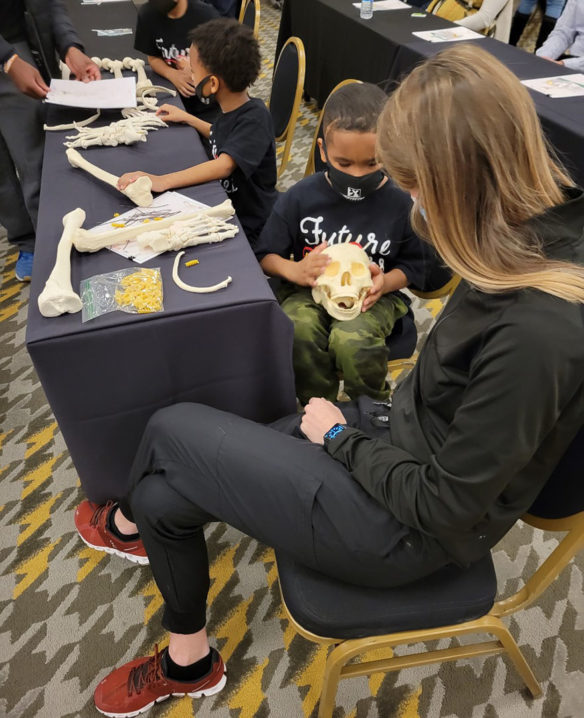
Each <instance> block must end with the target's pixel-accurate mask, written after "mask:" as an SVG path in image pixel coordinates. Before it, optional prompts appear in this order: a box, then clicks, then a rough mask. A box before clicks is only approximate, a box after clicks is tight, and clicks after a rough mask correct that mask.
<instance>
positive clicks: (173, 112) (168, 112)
mask: <svg viewBox="0 0 584 718" xmlns="http://www.w3.org/2000/svg"><path fill="white" fill-rule="evenodd" d="M156 114H157V115H160V119H161V120H164V121H165V122H188V119H189V117H190V115H189V113H188V112H185V110H181V109H179V108H178V107H175V106H174V105H169V104H164V105H161V106H160V107H159V108H158V109H157V110H156Z"/></svg>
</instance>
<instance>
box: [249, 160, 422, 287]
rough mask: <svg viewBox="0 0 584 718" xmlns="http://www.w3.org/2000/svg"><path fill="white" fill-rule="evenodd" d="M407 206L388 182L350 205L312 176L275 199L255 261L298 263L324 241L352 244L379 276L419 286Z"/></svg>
mask: <svg viewBox="0 0 584 718" xmlns="http://www.w3.org/2000/svg"><path fill="white" fill-rule="evenodd" d="M411 206H412V200H411V198H410V196H409V195H408V194H406V193H405V192H402V190H400V189H398V188H397V187H396V186H395V185H393V184H392V183H391V182H390V181H389V180H388V181H386V182H385V184H384V185H382V186H381V187H379V189H377V190H375V192H372V193H371V194H370V195H368V196H367V197H365V198H364V199H362V200H360V201H358V202H356V201H352V200H348V199H346V198H345V197H343V196H341V195H340V194H339V193H338V192H337V191H336V190H334V189H333V188H332V187H331V185H330V184H329V182H328V180H327V178H326V175H325V173H324V172H317V173H316V174H313V175H311V176H310V177H305V178H304V179H303V180H300V182H298V183H297V184H295V185H294V186H293V187H291V188H290V189H289V190H288V191H287V192H286V193H285V194H282V195H280V197H279V198H278V201H277V202H276V205H275V206H274V210H273V212H272V214H271V215H270V217H269V219H268V221H267V222H266V224H265V226H264V229H263V231H262V234H261V236H260V239H259V241H258V242H257V243H256V245H255V246H254V252H255V254H256V257H257V258H258V261H259V260H261V259H262V258H263V257H265V256H266V254H278V255H280V256H281V257H284V259H290V255H293V257H294V261H296V262H298V261H300V260H301V259H302V258H303V257H304V256H306V254H307V252H310V251H311V250H313V249H314V248H315V247H317V246H318V245H319V244H321V242H324V241H325V240H326V242H328V244H329V246H330V245H334V244H342V243H343V242H356V243H357V244H360V245H361V246H362V247H363V249H364V250H365V251H366V252H367V255H368V256H369V259H370V260H371V261H372V262H375V263H376V264H378V265H379V267H380V268H381V270H382V271H383V272H388V271H390V270H391V269H401V271H402V272H403V273H404V274H405V275H406V277H407V279H408V284H412V283H413V284H420V283H421V281H422V277H423V273H424V253H423V246H422V242H421V240H420V239H419V238H418V237H417V235H416V234H414V232H413V230H412V228H411V226H410V210H411Z"/></svg>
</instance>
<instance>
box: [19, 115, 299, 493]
mask: <svg viewBox="0 0 584 718" xmlns="http://www.w3.org/2000/svg"><path fill="white" fill-rule="evenodd" d="M83 114H87V113H86V112H85V113H84V112H82V111H74V112H71V111H66V110H64V109H56V108H54V107H53V108H51V111H50V113H49V120H50V122H51V123H53V124H56V123H59V122H62V121H64V119H65V118H67V117H69V118H70V117H71V116H72V115H73V116H75V117H76V118H79V117H80V116H82V115H83ZM112 119H119V113H110V116H106V118H105V121H108V120H112ZM66 134H70V133H67V132H52V133H47V137H46V145H45V157H44V170H43V177H42V188H41V203H40V212H39V222H38V232H37V241H36V250H35V262H34V271H33V277H32V286H31V294H30V306H29V317H28V327H27V335H26V341H27V345H28V350H29V353H30V355H31V358H32V360H33V363H34V365H35V368H36V370H37V372H38V375H39V378H40V380H41V383H42V386H43V388H44V390H45V393H46V395H47V399H48V401H49V404H50V406H51V408H52V410H53V412H54V414H55V417H56V419H57V421H58V423H59V427H60V429H61V431H62V433H63V436H64V439H65V441H66V443H67V447H68V449H69V451H70V454H71V457H72V459H73V462H74V464H75V467H76V469H77V471H78V474H79V477H80V480H81V484H82V487H83V489H84V490H85V492H86V494H87V496H88V497H89V498H90V499H92V500H94V501H97V502H102V501H104V500H105V499H107V498H116V497H120V496H121V495H123V494H124V492H125V488H126V485H127V475H128V471H129V469H130V466H131V462H132V459H133V456H134V454H135V451H136V447H137V445H138V442H139V440H140V437H141V435H142V432H143V430H144V427H145V425H146V422H147V421H148V419H149V417H150V416H151V415H152V414H153V412H155V411H156V410H157V409H158V408H161V407H164V406H168V405H170V404H173V403H176V402H183V401H197V402H202V403H205V404H209V405H212V406H214V407H217V408H220V409H225V410H229V411H232V412H235V413H237V414H240V415H241V416H244V417H248V418H250V419H254V420H258V421H269V420H273V419H275V418H277V417H279V416H281V415H284V414H286V413H291V412H293V411H295V408H296V404H295V391H294V377H293V370H292V359H291V357H292V337H293V332H292V325H291V323H290V322H289V320H288V319H287V318H286V316H285V315H284V313H283V312H282V311H281V309H280V307H279V306H278V303H277V302H276V300H275V298H274V296H273V294H272V292H271V290H270V288H269V286H268V284H267V282H266V280H265V277H264V276H263V274H262V272H261V270H260V268H259V265H258V263H257V261H256V260H255V257H254V255H253V253H252V251H251V248H250V246H249V244H248V242H247V239H246V237H245V235H244V233H243V230H241V228H240V231H239V233H238V234H237V235H236V236H235V237H234V238H232V239H228V240H225V241H224V242H222V243H218V244H213V245H199V246H197V247H192V248H190V249H189V250H188V252H187V256H185V259H191V258H193V257H196V258H197V259H199V265H198V266H196V267H195V268H194V269H192V270H188V269H184V267H183V269H182V273H183V278H184V279H185V281H187V282H188V283H190V284H195V285H211V284H215V283H216V282H219V281H221V280H222V279H224V278H225V277H226V276H227V275H231V276H232V277H233V282H232V283H231V284H230V285H229V286H228V287H227V288H226V289H222V290H220V291H218V292H216V293H213V294H202V295H199V294H189V293H187V292H185V291H183V290H182V289H179V288H178V287H177V286H176V285H175V283H174V282H173V280H172V278H171V270H172V264H173V261H174V256H175V253H174V252H172V253H170V252H169V253H165V254H162V255H160V256H159V257H156V258H155V259H152V260H150V261H148V262H146V263H145V264H143V265H136V264H134V263H133V262H132V261H130V260H129V259H125V258H123V257H121V256H119V255H117V254H114V253H113V252H111V251H109V250H107V249H104V250H101V251H100V252H98V253H95V254H81V253H78V252H77V251H76V250H73V252H72V281H73V287H74V289H75V290H76V291H77V290H78V289H79V283H80V280H81V279H83V278H87V277H90V276H93V275H96V274H101V273H104V272H110V271H113V270H117V269H122V268H126V267H138V266H145V267H160V269H161V272H162V277H163V284H164V312H162V313H157V314H142V315H140V314H126V313H124V312H121V311H116V312H113V313H110V314H105V315H102V316H100V317H97V318H96V319H93V320H91V321H88V322H86V323H82V322H81V314H80V313H77V314H66V315H63V316H60V317H56V318H45V317H43V316H41V314H40V312H39V310H38V305H37V299H38V295H39V293H40V292H41V291H42V289H43V287H44V284H45V281H46V279H47V277H48V275H49V273H50V271H51V269H52V267H53V264H54V261H55V254H56V247H57V243H58V241H59V238H60V235H61V231H62V217H63V215H65V214H66V213H67V212H69V211H71V210H73V209H75V208H76V207H81V208H83V209H84V210H85V212H86V213H87V219H86V221H85V224H84V227H85V228H90V227H92V226H95V225H96V224H99V223H101V222H103V221H106V220H108V219H110V218H111V217H112V216H113V215H114V213H115V212H119V213H122V212H124V211H126V210H128V209H131V208H132V207H133V206H134V205H133V204H132V203H131V201H130V200H129V199H127V198H125V197H124V196H123V195H121V194H120V193H119V192H118V191H117V190H115V189H114V188H111V187H109V186H107V185H105V184H102V183H100V182H99V181H97V180H95V179H94V178H92V177H91V176H89V175H87V174H86V173H85V172H83V171H81V170H79V169H73V168H72V167H70V166H69V164H68V162H67V159H66V156H65V151H64V150H65V148H64V147H63V144H62V142H63V140H64V136H65V135H66ZM81 153H82V154H83V155H84V156H85V157H86V158H87V159H89V161H90V162H93V163H95V164H98V165H99V166H100V167H102V168H104V169H106V170H107V171H110V172H112V173H113V174H116V175H119V174H121V173H122V172H124V171H130V170H134V169H142V170H145V171H148V172H154V173H164V172H169V171H172V170H177V169H182V168H184V167H188V166H190V165H193V164H195V163H197V162H201V161H204V160H206V158H207V157H206V154H205V150H204V148H203V145H202V143H201V140H200V138H199V136H198V135H197V133H196V132H195V131H194V130H192V129H191V128H187V127H186V126H178V125H175V126H170V127H169V128H168V129H161V130H159V131H157V132H150V134H149V135H148V141H147V142H145V143H142V142H139V143H137V144H135V145H133V146H119V147H115V148H113V147H98V148H90V149H87V150H81ZM180 191H181V192H183V193H184V194H186V195H188V196H189V197H192V198H194V199H197V200H199V201H201V202H204V203H206V204H209V205H216V204H219V203H221V202H222V201H223V200H225V198H226V195H225V193H224V191H223V189H222V188H221V186H220V184H219V182H210V183H207V184H205V185H201V186H197V187H191V188H188V189H184V190H180ZM187 273H189V274H187Z"/></svg>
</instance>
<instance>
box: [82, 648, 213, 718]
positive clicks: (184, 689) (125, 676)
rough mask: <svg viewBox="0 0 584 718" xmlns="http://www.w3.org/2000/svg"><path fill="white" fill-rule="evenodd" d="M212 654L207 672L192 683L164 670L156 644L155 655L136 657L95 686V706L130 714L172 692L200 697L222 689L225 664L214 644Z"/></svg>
mask: <svg viewBox="0 0 584 718" xmlns="http://www.w3.org/2000/svg"><path fill="white" fill-rule="evenodd" d="M211 657H212V658H211V660H212V663H211V670H210V671H209V672H208V673H207V675H205V676H203V677H202V678H199V679H198V680H197V681H194V682H193V683H189V682H186V681H173V680H171V679H170V678H167V677H166V676H165V675H164V673H163V671H162V665H161V662H160V661H161V658H162V654H161V653H159V652H158V646H156V647H155V649H154V655H153V656H148V657H146V658H137V659H136V660H134V661H130V662H129V663H126V664H125V665H123V666H122V667H121V668H116V669H115V670H113V671H112V672H111V673H110V674H109V676H106V677H105V678H104V679H103V681H102V682H101V683H100V684H99V685H98V686H97V688H96V689H95V693H94V695H93V699H94V700H95V707H96V708H97V710H98V711H99V712H100V713H103V714H104V715H106V716H111V717H112V718H131V716H137V715H138V714H139V713H143V712H144V711H147V710H148V709H149V708H152V706H153V705H154V704H155V703H160V701H164V700H166V699H167V698H169V697H170V696H185V695H188V696H190V697H191V698H200V697H201V696H212V695H213V694H215V693H219V691H220V690H221V689H222V688H223V686H224V685H225V683H226V682H227V679H226V678H225V672H226V671H225V665H224V663H223V659H222V658H221V656H220V655H219V654H218V653H217V651H216V650H215V649H214V648H212V649H211Z"/></svg>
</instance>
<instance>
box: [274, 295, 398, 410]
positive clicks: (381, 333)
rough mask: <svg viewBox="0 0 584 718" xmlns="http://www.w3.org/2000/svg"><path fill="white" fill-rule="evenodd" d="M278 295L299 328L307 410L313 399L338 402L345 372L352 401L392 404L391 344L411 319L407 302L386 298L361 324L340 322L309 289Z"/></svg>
mask: <svg viewBox="0 0 584 718" xmlns="http://www.w3.org/2000/svg"><path fill="white" fill-rule="evenodd" d="M277 294H278V300H279V301H280V304H281V306H282V309H283V310H284V312H286V314H287V315H288V317H290V319H291V320H292V321H293V322H294V351H293V361H294V373H295V376H296V395H297V396H298V398H299V399H300V401H301V402H302V404H306V402H307V401H308V400H309V399H310V398H311V397H312V396H323V397H324V398H325V399H329V400H330V401H335V400H336V398H337V394H338V390H339V377H338V374H339V372H342V374H343V379H344V385H345V392H346V393H347V394H348V395H349V396H350V397H351V398H352V399H356V398H357V397H359V396H361V395H363V394H365V395H367V396H370V397H371V398H373V399H387V397H388V395H389V386H388V385H387V382H386V375H387V360H388V356H389V354H388V349H387V346H386V344H385V339H386V337H388V336H389V335H390V334H391V330H392V329H393V325H394V324H395V322H396V320H397V319H399V318H400V317H403V316H404V314H406V312H407V306H406V304H405V302H403V301H402V300H401V299H400V298H399V297H398V296H396V295H395V294H386V295H384V296H383V297H381V299H379V301H377V302H376V303H375V304H374V305H373V306H372V307H371V309H369V310H368V311H366V312H362V313H361V314H359V316H358V317H357V318H356V319H350V320H346V321H339V320H337V319H333V317H331V316H330V315H329V314H328V313H327V312H326V310H325V309H324V308H323V307H322V306H321V305H320V304H316V302H315V301H314V300H313V299H312V294H311V291H310V289H309V288H307V287H296V286H292V285H285V286H284V287H282V288H281V289H280V290H278V292H277Z"/></svg>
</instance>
